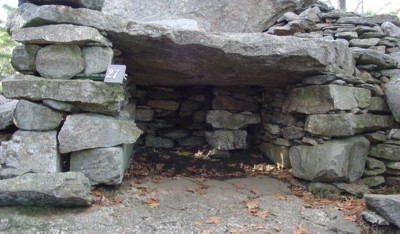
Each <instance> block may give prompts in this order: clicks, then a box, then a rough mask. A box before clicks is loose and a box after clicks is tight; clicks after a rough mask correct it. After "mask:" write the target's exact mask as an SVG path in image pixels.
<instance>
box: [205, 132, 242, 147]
mask: <svg viewBox="0 0 400 234" xmlns="http://www.w3.org/2000/svg"><path fill="white" fill-rule="evenodd" d="M205 138H206V141H207V143H208V144H210V145H211V146H212V147H214V148H215V149H219V150H235V149H247V148H248V147H249V141H248V134H247V131H246V130H216V131H207V132H205Z"/></svg>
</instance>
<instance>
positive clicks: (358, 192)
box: [334, 182, 369, 198]
mask: <svg viewBox="0 0 400 234" xmlns="http://www.w3.org/2000/svg"><path fill="white" fill-rule="evenodd" d="M334 185H335V186H336V187H338V188H339V189H341V190H343V191H345V192H346V193H349V194H351V195H354V196H356V197H359V198H362V197H363V196H364V194H366V193H368V192H369V189H368V186H366V185H364V184H362V183H359V182H357V183H334Z"/></svg>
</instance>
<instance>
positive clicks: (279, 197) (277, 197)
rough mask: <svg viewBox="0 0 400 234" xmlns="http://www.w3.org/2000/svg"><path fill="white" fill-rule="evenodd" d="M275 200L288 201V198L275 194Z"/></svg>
mask: <svg viewBox="0 0 400 234" xmlns="http://www.w3.org/2000/svg"><path fill="white" fill-rule="evenodd" d="M275 199H276V200H286V199H287V197H286V196H285V195H282V194H281V193H275Z"/></svg>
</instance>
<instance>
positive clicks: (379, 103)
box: [368, 96, 390, 113]
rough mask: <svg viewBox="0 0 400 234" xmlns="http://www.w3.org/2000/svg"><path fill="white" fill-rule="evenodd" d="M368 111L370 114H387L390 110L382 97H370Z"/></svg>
mask: <svg viewBox="0 0 400 234" xmlns="http://www.w3.org/2000/svg"><path fill="white" fill-rule="evenodd" d="M368 111H369V112H372V113H389V112H390V109H389V106H388V104H387V103H386V100H385V98H384V97H377V96H374V97H371V101H370V105H369V107H368Z"/></svg>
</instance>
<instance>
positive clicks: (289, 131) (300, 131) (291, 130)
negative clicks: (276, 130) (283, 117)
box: [281, 126, 304, 140]
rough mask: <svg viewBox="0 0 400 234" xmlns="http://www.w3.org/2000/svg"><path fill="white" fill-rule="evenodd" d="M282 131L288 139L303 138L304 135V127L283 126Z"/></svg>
mask: <svg viewBox="0 0 400 234" xmlns="http://www.w3.org/2000/svg"><path fill="white" fill-rule="evenodd" d="M281 133H282V136H283V138H285V139H288V140H293V139H301V138H303V137H304V128H300V127H294V126H289V127H285V128H282V130H281Z"/></svg>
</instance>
